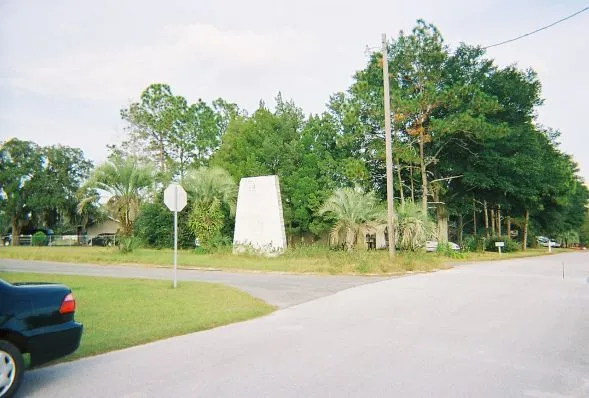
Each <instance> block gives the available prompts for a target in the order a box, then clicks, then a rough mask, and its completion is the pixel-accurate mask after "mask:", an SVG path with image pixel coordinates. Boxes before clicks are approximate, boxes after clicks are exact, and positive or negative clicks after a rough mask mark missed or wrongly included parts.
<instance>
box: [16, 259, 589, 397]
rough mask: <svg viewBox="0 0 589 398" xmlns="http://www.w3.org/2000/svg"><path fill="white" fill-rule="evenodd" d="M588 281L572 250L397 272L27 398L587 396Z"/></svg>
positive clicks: (59, 373)
mask: <svg viewBox="0 0 589 398" xmlns="http://www.w3.org/2000/svg"><path fill="white" fill-rule="evenodd" d="M563 263H564V267H565V278H564V279H563V278H562V265H563ZM588 277H589V254H586V253H576V254H564V255H555V256H550V257H536V258H529V259H520V260H512V261H504V262H488V263H481V264H470V265H464V266H460V267H457V268H454V269H452V270H448V271H442V272H437V273H432V274H421V275H415V276H412V277H408V278H397V279H390V280H386V281H382V282H378V283H373V284H367V285H363V286H358V287H355V288H352V289H348V290H344V291H341V292H339V293H336V294H334V295H330V296H327V297H323V298H320V299H317V300H314V301H309V302H306V303H303V304H300V305H296V306H292V307H289V308H286V309H283V310H279V311H277V312H275V313H273V314H271V315H269V316H266V317H263V318H259V319H255V320H251V321H247V322H243V323H238V324H233V325H228V326H225V327H221V328H217V329H213V330H208V331H204V332H199V333H194V334H190V335H186V336H181V337H176V338H172V339H168V340H164V341H159V342H155V343H151V344H147V345H144V346H139V347H134V348H130V349H126V350H122V351H118V352H113V353H110V354H104V355H100V356H97V357H93V358H87V359H82V360H79V361H75V362H72V363H66V364H61V365H56V366H52V367H48V368H45V369H40V370H36V371H32V372H29V373H28V374H26V376H25V380H24V385H23V388H22V391H21V394H20V396H21V397H65V396H67V397H105V396H109V397H152V396H153V397H155V396H165V397H589V284H588V280H587V278H588Z"/></svg>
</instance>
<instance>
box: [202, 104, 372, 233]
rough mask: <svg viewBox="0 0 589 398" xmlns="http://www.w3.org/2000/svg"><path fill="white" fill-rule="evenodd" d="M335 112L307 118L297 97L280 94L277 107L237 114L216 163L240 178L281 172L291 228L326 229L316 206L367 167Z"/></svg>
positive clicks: (293, 230)
mask: <svg viewBox="0 0 589 398" xmlns="http://www.w3.org/2000/svg"><path fill="white" fill-rule="evenodd" d="M339 138H340V137H339V135H338V131H337V127H336V121H335V120H334V118H333V116H332V115H331V114H328V113H326V114H324V115H321V116H310V117H309V118H308V119H307V120H305V117H304V116H303V114H302V111H301V110H300V109H299V108H298V107H297V106H296V105H295V104H294V103H292V102H284V101H283V100H282V97H281V96H280V95H279V96H278V97H277V99H276V109H275V110H274V112H272V111H270V110H269V109H267V108H266V107H265V106H262V107H260V108H259V109H258V110H257V111H256V112H254V114H252V115H251V116H249V117H248V116H243V115H242V116H238V117H237V118H235V119H233V120H232V121H231V123H230V124H229V126H228V128H227V132H226V134H225V135H224V137H223V142H222V144H221V147H220V148H219V150H218V151H217V152H216V153H215V155H214V156H213V158H212V160H211V161H212V164H214V165H218V166H220V167H223V168H225V169H226V170H227V171H229V173H230V174H231V175H232V176H233V177H234V178H235V179H236V180H239V179H241V178H243V177H252V176H259V175H269V174H276V175H278V177H279V178H280V185H281V189H280V190H281V194H282V206H283V211H284V219H285V225H286V229H287V233H288V234H289V236H290V237H291V238H292V236H293V235H294V234H300V233H305V232H308V231H311V232H313V233H315V234H319V233H320V232H322V231H324V230H325V229H326V228H327V225H326V224H325V220H324V219H323V218H322V217H319V216H317V210H318V209H319V207H320V206H321V205H322V203H323V202H324V201H325V200H326V199H327V197H329V196H330V195H331V193H332V191H333V189H334V188H336V187H339V186H345V185H353V182H355V181H362V180H363V179H364V178H365V177H366V176H367V174H361V171H360V172H358V174H361V175H360V177H358V179H355V178H351V177H350V176H351V175H353V174H354V173H356V172H357V171H358V170H359V169H360V170H364V166H363V164H362V163H361V162H360V161H359V160H358V159H353V158H352V157H350V156H349V155H348V153H347V151H346V149H345V148H344V146H343V144H342V143H341V142H339Z"/></svg>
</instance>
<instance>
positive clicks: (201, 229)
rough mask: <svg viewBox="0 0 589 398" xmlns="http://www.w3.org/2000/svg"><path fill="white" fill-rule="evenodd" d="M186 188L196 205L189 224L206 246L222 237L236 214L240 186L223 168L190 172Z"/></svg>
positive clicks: (199, 169)
mask: <svg viewBox="0 0 589 398" xmlns="http://www.w3.org/2000/svg"><path fill="white" fill-rule="evenodd" d="M184 187H185V188H186V190H187V191H188V194H189V195H190V199H191V202H192V205H191V211H190V216H189V221H188V225H189V226H190V228H191V229H192V231H193V232H194V234H195V235H196V236H197V237H198V238H199V240H200V241H201V243H202V244H203V245H204V246H205V247H206V246H209V245H210V244H211V243H212V241H213V240H214V239H217V238H220V234H221V230H222V228H223V226H224V225H225V221H226V219H227V218H228V217H231V216H233V215H235V208H236V202H237V185H236V184H235V181H234V180H233V177H231V175H230V174H229V173H228V172H227V171H225V170H224V169H222V168H219V167H212V168H206V167H200V168H198V169H192V170H190V171H189V172H188V174H187V176H186V178H185V179H184Z"/></svg>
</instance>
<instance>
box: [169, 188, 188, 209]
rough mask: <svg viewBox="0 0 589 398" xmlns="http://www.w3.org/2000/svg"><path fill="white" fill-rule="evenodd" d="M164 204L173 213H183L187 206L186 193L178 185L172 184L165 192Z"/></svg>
mask: <svg viewBox="0 0 589 398" xmlns="http://www.w3.org/2000/svg"><path fill="white" fill-rule="evenodd" d="M164 203H165V204H166V206H168V209H170V210H171V211H182V209H183V208H184V207H185V206H186V203H187V196H186V191H185V190H184V188H182V186H180V185H178V184H170V185H168V187H167V188H166V190H165V191H164Z"/></svg>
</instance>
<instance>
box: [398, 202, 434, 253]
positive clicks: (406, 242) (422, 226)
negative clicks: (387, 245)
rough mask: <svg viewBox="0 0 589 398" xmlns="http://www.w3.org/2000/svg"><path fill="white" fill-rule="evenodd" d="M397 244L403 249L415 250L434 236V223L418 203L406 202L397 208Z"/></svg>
mask: <svg viewBox="0 0 589 398" xmlns="http://www.w3.org/2000/svg"><path fill="white" fill-rule="evenodd" d="M396 214H397V217H398V220H399V221H398V226H397V228H398V233H397V235H396V236H397V237H398V244H399V246H400V247H401V248H402V249H404V250H411V251H415V250H417V249H418V248H420V247H424V246H425V242H426V241H427V240H429V239H432V238H434V237H435V236H436V229H435V224H434V223H433V221H432V220H431V219H430V217H429V215H428V214H427V212H424V211H423V208H422V207H421V206H420V205H417V204H415V203H412V202H406V203H405V204H402V205H400V206H399V207H398V208H397V212H396Z"/></svg>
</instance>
